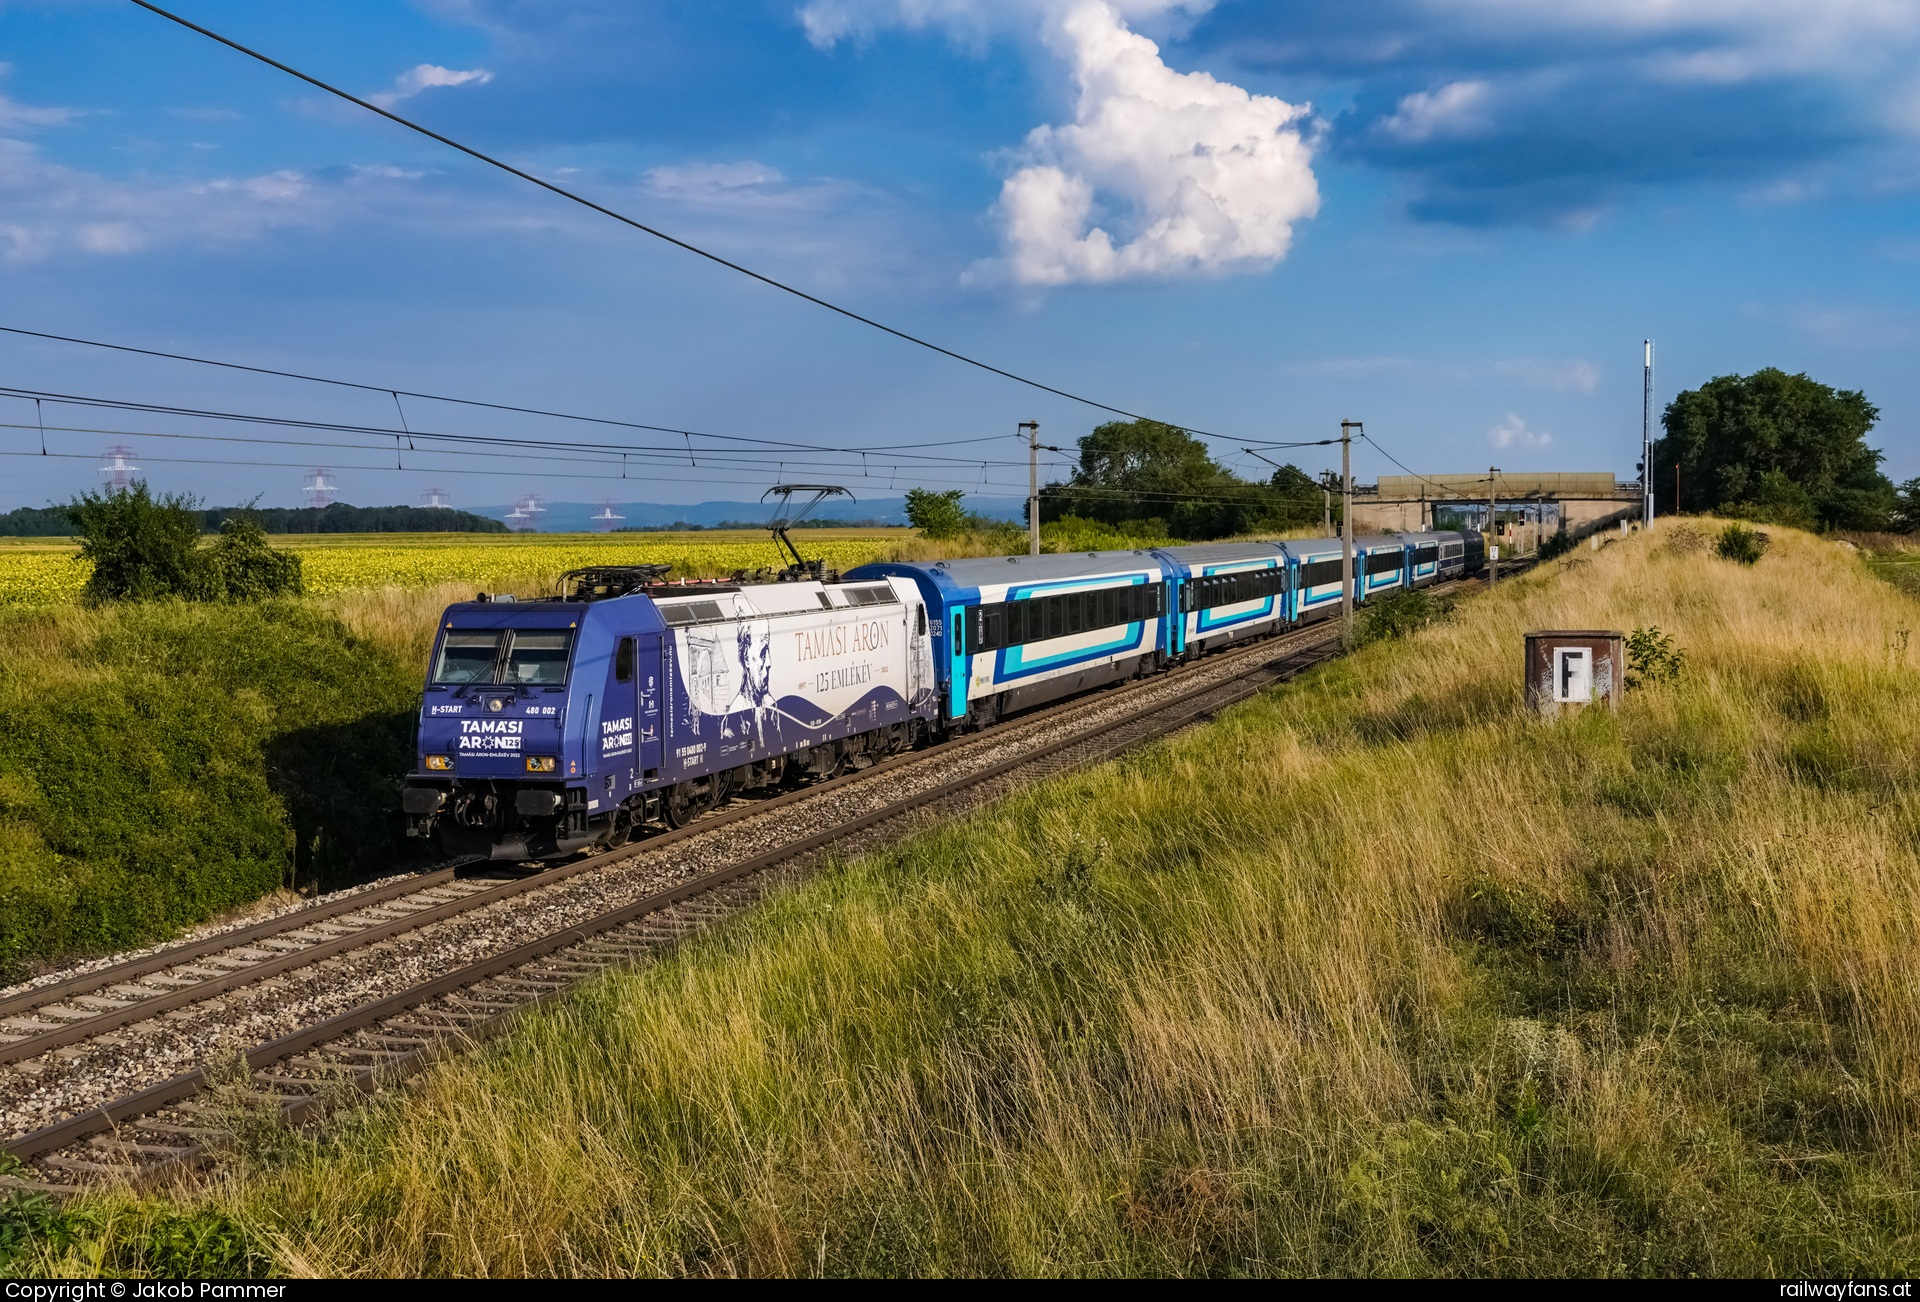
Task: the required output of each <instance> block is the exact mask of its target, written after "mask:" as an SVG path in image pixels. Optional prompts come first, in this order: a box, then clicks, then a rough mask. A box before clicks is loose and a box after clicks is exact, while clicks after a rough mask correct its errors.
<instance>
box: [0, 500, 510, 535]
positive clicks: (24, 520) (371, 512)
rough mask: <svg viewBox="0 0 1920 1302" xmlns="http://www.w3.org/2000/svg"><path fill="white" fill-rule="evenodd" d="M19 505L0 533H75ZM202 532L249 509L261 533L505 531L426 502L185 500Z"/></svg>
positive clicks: (67, 515) (59, 517)
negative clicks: (357, 503)
mask: <svg viewBox="0 0 1920 1302" xmlns="http://www.w3.org/2000/svg"><path fill="white" fill-rule="evenodd" d="M77 505H78V503H69V504H68V505H66V506H23V507H20V508H19V509H17V510H13V511H8V512H6V513H4V514H0V538H65V537H69V536H71V535H72V534H73V533H74V515H73V512H74V509H75V507H76V506H77ZM186 506H187V509H188V510H189V511H191V512H192V513H193V514H194V515H195V516H196V517H197V518H198V520H199V529H200V532H201V533H210V534H217V533H219V532H220V531H221V529H222V528H223V527H225V525H226V523H227V521H228V520H230V519H232V518H233V517H234V516H236V515H250V516H251V517H252V518H253V520H254V521H255V522H256V523H257V524H258V525H259V526H260V528H261V530H262V531H263V532H265V533H271V534H316V533H506V532H507V526H506V525H505V524H503V523H501V522H500V521H498V520H490V519H488V518H487V517H486V516H484V515H474V514H473V513H472V512H470V511H454V510H450V509H448V508H445V507H430V506H349V505H348V504H347V503H345V502H335V503H333V504H332V505H331V506H304V507H283V506H266V507H253V506H215V507H200V506H198V505H195V504H193V503H187V504H186Z"/></svg>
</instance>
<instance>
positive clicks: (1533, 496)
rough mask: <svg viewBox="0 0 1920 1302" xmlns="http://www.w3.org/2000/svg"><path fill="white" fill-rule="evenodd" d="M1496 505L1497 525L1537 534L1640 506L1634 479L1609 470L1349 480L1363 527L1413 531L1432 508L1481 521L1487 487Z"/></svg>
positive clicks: (1358, 525) (1582, 530) (1583, 531)
mask: <svg viewBox="0 0 1920 1302" xmlns="http://www.w3.org/2000/svg"><path fill="white" fill-rule="evenodd" d="M1490 489H1491V490H1492V495H1493V497H1494V500H1495V502H1496V504H1497V507H1498V511H1499V517H1500V518H1499V522H1498V523H1499V525H1500V528H1499V530H1498V533H1499V534H1500V535H1501V536H1503V537H1515V536H1516V535H1521V537H1517V538H1516V541H1527V540H1528V539H1527V537H1526V536H1529V535H1530V540H1531V541H1533V542H1537V541H1538V539H1539V538H1540V537H1541V536H1543V535H1544V534H1549V533H1554V532H1557V531H1558V530H1561V529H1565V530H1567V531H1568V532H1569V533H1572V534H1573V535H1574V536H1576V537H1584V536H1586V535H1587V534H1590V533H1593V532H1595V531H1596V530H1598V529H1604V528H1607V527H1608V526H1610V525H1612V524H1614V523H1616V522H1618V521H1621V520H1631V519H1637V518H1638V517H1639V514H1640V509H1641V507H1640V485H1639V484H1638V483H1636V482H1633V481H1627V482H1624V483H1623V482H1621V481H1620V480H1617V479H1615V478H1614V477H1613V475H1612V473H1610V472H1579V471H1509V470H1503V471H1500V472H1499V474H1497V475H1489V474H1488V473H1487V472H1486V471H1484V470H1483V471H1481V472H1480V473H1479V474H1473V475H1382V476H1380V480H1379V482H1378V483H1375V484H1355V485H1354V486H1353V525H1354V528H1355V529H1356V530H1358V531H1360V532H1362V533H1385V532H1387V531H1389V530H1393V531H1397V532H1400V533H1414V532H1417V531H1419V530H1422V529H1431V528H1434V527H1435V516H1436V514H1439V515H1445V516H1453V517H1455V518H1456V519H1460V518H1464V520H1468V521H1472V522H1474V523H1475V524H1478V525H1479V526H1480V528H1482V529H1483V530H1484V529H1485V528H1486V516H1487V498H1488V493H1489V490H1490Z"/></svg>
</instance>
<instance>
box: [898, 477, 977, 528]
mask: <svg viewBox="0 0 1920 1302" xmlns="http://www.w3.org/2000/svg"><path fill="white" fill-rule="evenodd" d="M966 495H967V494H966V490H964V489H959V488H949V489H947V490H946V491H944V492H937V491H935V490H934V489H931V488H909V489H908V490H907V523H908V524H910V525H912V526H913V527H914V528H916V529H918V530H919V531H920V533H921V536H922V537H925V538H957V537H959V536H960V535H961V534H963V533H965V532H966V530H967V513H966V511H965V510H964V509H962V507H961V505H960V502H961V500H962V499H963V498H965V497H966Z"/></svg>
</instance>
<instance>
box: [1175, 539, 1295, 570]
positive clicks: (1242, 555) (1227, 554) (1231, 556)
mask: <svg viewBox="0 0 1920 1302" xmlns="http://www.w3.org/2000/svg"><path fill="white" fill-rule="evenodd" d="M1154 550H1155V551H1157V552H1159V553H1160V554H1161V555H1162V556H1171V557H1172V558H1173V559H1174V560H1176V561H1179V562H1181V563H1182V564H1186V565H1205V564H1208V563H1209V562H1216V561H1258V560H1285V559H1286V555H1287V553H1286V549H1285V548H1284V547H1282V546H1281V544H1279V543H1277V542H1229V543H1190V544H1187V545H1184V546H1180V547H1156V548H1155V549H1154Z"/></svg>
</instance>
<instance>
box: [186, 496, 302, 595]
mask: <svg viewBox="0 0 1920 1302" xmlns="http://www.w3.org/2000/svg"><path fill="white" fill-rule="evenodd" d="M195 560H196V561H197V562H198V563H199V567H200V570H201V575H202V585H203V591H204V592H206V593H207V594H208V595H209V596H211V597H213V598H214V599H215V600H222V601H264V600H265V599H266V598H268V597H297V596H299V595H300V594H301V593H302V592H303V591H305V585H304V584H303V583H302V582H301V578H300V557H299V556H298V555H296V554H295V553H293V552H282V551H275V550H274V549H273V547H272V546H271V545H270V544H269V543H268V542H267V531H266V530H265V529H264V528H262V527H261V524H260V521H259V519H258V518H257V517H256V516H254V515H253V513H252V512H250V511H249V512H242V513H241V514H239V515H231V516H228V517H227V518H226V520H224V521H223V522H222V523H221V525H220V536H219V537H218V538H216V539H215V540H214V542H213V545H212V546H211V547H208V548H207V549H205V550H204V551H201V552H197V553H195Z"/></svg>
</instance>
